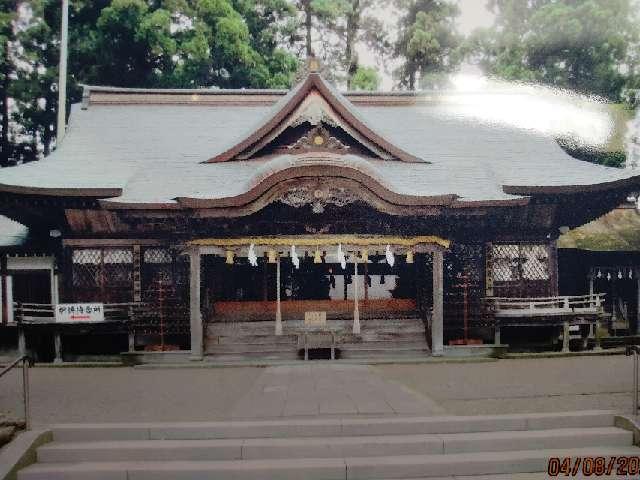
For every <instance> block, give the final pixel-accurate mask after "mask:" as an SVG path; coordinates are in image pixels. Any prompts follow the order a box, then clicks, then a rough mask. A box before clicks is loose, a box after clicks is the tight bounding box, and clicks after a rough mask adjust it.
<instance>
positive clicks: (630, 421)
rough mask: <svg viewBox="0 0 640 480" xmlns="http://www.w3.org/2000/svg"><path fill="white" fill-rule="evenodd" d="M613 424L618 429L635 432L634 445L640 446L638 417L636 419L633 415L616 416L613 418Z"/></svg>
mask: <svg viewBox="0 0 640 480" xmlns="http://www.w3.org/2000/svg"><path fill="white" fill-rule="evenodd" d="M613 424H614V426H616V427H618V428H623V429H624V430H628V431H630V432H633V444H634V445H636V446H640V423H639V422H638V417H635V418H634V417H633V416H631V415H616V416H615V417H613Z"/></svg>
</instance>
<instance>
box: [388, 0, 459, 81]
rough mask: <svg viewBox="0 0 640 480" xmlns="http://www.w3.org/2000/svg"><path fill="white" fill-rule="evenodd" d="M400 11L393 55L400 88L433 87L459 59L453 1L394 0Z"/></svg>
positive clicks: (453, 68)
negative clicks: (398, 63)
mask: <svg viewBox="0 0 640 480" xmlns="http://www.w3.org/2000/svg"><path fill="white" fill-rule="evenodd" d="M396 4H397V7H398V8H399V9H400V11H401V12H402V16H401V18H400V22H399V26H398V27H399V28H398V38H397V40H396V43H395V46H394V56H395V57H396V58H397V59H399V60H400V62H401V64H400V67H398V69H397V70H396V72H395V78H396V81H397V83H398V85H399V86H400V87H401V88H409V89H410V90H414V89H415V88H416V87H418V86H419V87H433V86H437V85H438V84H440V83H441V82H442V81H443V77H444V76H445V75H446V74H447V73H450V72H452V71H454V70H455V69H456V68H457V67H458V65H459V64H460V62H461V60H462V50H461V47H462V37H461V36H460V35H459V34H458V33H457V32H456V26H455V19H456V17H457V16H458V15H459V14H460V11H459V9H458V7H457V5H455V4H453V3H450V2H448V1H446V0H396Z"/></svg>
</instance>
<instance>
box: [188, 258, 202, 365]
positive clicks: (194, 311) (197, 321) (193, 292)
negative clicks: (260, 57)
mask: <svg viewBox="0 0 640 480" xmlns="http://www.w3.org/2000/svg"><path fill="white" fill-rule="evenodd" d="M189 260H190V268H189V309H190V320H191V325H190V326H191V359H192V360H202V313H201V312H200V247H197V246H196V247H191V248H190V250H189Z"/></svg>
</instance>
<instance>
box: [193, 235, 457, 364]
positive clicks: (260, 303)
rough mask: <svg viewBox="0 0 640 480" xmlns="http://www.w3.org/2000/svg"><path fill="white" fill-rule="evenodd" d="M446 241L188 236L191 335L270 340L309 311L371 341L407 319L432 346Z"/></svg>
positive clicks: (303, 323) (303, 324) (437, 346)
mask: <svg viewBox="0 0 640 480" xmlns="http://www.w3.org/2000/svg"><path fill="white" fill-rule="evenodd" d="M446 247H448V242H447V241H446V240H443V239H440V238H438V237H427V236H423V237H384V236H356V235H338V236H322V235H320V236H318V237H312V238H304V237H286V236H283V237H255V238H247V239H203V240H195V241H192V242H190V246H189V249H188V252H189V255H190V257H191V272H192V274H191V295H190V296H191V315H192V325H191V332H192V336H193V335H194V332H195V335H196V336H197V335H198V330H199V329H203V328H204V330H200V331H204V333H205V334H207V336H208V338H207V342H208V345H209V346H211V340H212V339H213V342H214V344H216V345H217V343H220V342H238V341H239V340H238V338H239V336H240V335H242V336H245V337H246V336H247V335H249V336H250V337H251V339H250V340H256V338H257V337H260V338H259V340H260V341H261V342H266V341H269V342H271V341H273V342H276V343H278V344H280V343H285V341H286V340H287V338H288V337H293V336H295V335H298V334H299V333H300V332H304V331H306V330H307V329H308V327H309V325H308V324H307V319H308V318H309V316H310V315H313V314H317V313H319V314H320V316H321V317H322V318H323V319H326V323H323V324H322V328H323V329H325V330H327V331H332V332H336V333H338V334H339V335H344V336H345V337H344V338H348V340H349V342H353V341H356V342H362V341H363V339H366V338H368V339H370V340H371V341H375V340H376V339H378V338H379V333H380V332H382V331H384V333H385V334H387V333H388V334H389V335H387V336H390V337H393V335H394V334H401V333H402V331H403V329H404V327H405V326H409V327H410V328H409V330H411V329H414V330H415V332H416V333H417V336H416V341H420V342H423V343H424V342H425V337H426V336H427V335H426V333H427V332H428V336H429V338H430V339H431V340H432V341H431V342H430V343H432V346H433V350H434V351H436V352H441V351H442V297H443V294H442V252H443V250H444V248H446ZM194 273H196V275H194ZM198 273H199V275H198ZM200 312H201V314H202V316H201V317H200ZM201 319H202V320H201ZM361 320H362V322H367V326H368V328H369V329H370V331H369V332H366V334H365V333H364V332H361V325H362V323H361ZM216 325H217V326H216ZM374 327H380V328H379V329H378V331H373V330H371V329H373V328H374ZM417 327H419V328H417ZM414 330H411V331H412V332H413V331H414ZM230 332H235V333H234V335H235V337H234V338H230V337H231V333H230ZM248 332H252V333H251V334H248ZM419 332H422V334H420V333H419ZM270 336H275V337H278V336H284V337H287V338H283V339H282V340H275V339H274V338H271V337H270ZM354 336H356V337H354ZM227 337H229V338H227ZM266 337H270V338H266ZM247 341H248V340H247ZM216 342H217V343H216ZM198 343H199V340H197V339H196V340H195V341H194V339H193V338H192V344H196V345H197V344H198ZM247 348H249V347H247ZM424 348H427V345H426V343H424Z"/></svg>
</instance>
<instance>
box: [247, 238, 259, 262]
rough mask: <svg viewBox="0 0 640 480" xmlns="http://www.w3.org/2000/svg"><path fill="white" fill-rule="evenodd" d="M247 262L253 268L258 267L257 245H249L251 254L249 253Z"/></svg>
mask: <svg viewBox="0 0 640 480" xmlns="http://www.w3.org/2000/svg"><path fill="white" fill-rule="evenodd" d="M247 260H249V265H251V266H252V267H257V266H258V256H257V255H256V251H255V245H254V244H253V243H252V244H251V245H249V253H247Z"/></svg>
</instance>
